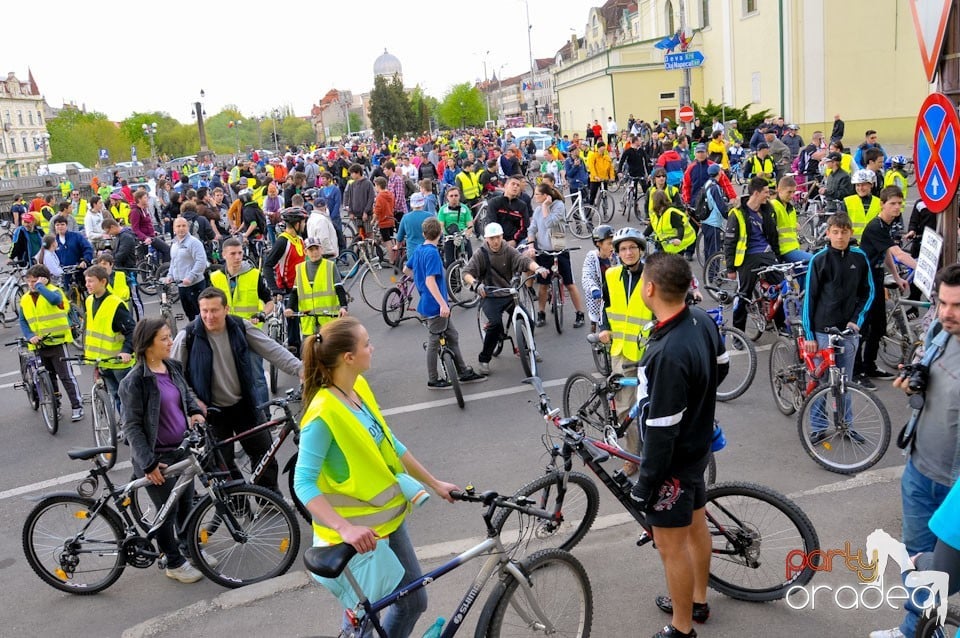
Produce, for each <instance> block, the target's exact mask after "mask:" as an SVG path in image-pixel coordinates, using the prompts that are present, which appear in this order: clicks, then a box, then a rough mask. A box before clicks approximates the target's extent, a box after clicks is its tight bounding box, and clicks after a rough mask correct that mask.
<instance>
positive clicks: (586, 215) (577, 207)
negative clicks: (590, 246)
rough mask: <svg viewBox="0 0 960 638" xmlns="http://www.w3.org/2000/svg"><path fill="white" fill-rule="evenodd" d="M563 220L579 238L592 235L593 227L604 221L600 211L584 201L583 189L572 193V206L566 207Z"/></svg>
mask: <svg viewBox="0 0 960 638" xmlns="http://www.w3.org/2000/svg"><path fill="white" fill-rule="evenodd" d="M563 222H564V224H566V226H567V228H568V229H570V232H571V233H573V236H574V237H576V238H577V239H587V238H589V237H592V236H593V229H594V228H596V227H597V226H599V225H600V224H602V223H603V221H602V220H601V218H600V211H599V210H597V208H596V207H595V206H592V205H590V204H587V203H585V202H584V196H583V191H582V190H577V191H573V192H571V193H570V206H568V207H567V208H566V214H565V215H564V218H563Z"/></svg>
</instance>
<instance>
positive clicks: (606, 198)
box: [581, 181, 617, 239]
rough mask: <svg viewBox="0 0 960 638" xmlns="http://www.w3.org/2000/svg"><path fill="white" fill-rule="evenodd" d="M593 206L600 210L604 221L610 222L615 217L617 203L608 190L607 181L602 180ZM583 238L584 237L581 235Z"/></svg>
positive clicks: (605, 222)
mask: <svg viewBox="0 0 960 638" xmlns="http://www.w3.org/2000/svg"><path fill="white" fill-rule="evenodd" d="M593 207H594V208H596V209H597V211H599V213H600V219H601V220H602V223H604V224H609V223H610V220H612V219H613V213H614V212H616V209H617V204H616V202H614V201H613V195H612V194H611V193H610V191H608V190H607V182H605V181H603V182H600V188H599V189H598V190H597V196H596V197H595V198H594V200H593ZM581 239H584V238H583V237H581Z"/></svg>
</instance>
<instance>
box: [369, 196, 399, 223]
mask: <svg viewBox="0 0 960 638" xmlns="http://www.w3.org/2000/svg"><path fill="white" fill-rule="evenodd" d="M393 203H394V197H393V193H391V192H390V191H388V190H387V191H380V192H379V193H377V198H376V199H375V200H374V201H373V218H374V219H375V220H376V222H377V228H393V227H394V226H396V225H397V220H396V218H395V217H394V216H393Z"/></svg>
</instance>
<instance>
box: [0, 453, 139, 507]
mask: <svg viewBox="0 0 960 638" xmlns="http://www.w3.org/2000/svg"><path fill="white" fill-rule="evenodd" d="M131 467H133V466H132V465H131V464H130V461H123V462H121V463H117V464H116V465H114V466H113V469H114V470H127V469H130V468H131ZM89 474H90V473H89V472H76V473H74V474H67V475H66V476H60V477H57V478H52V479H47V480H46V481H40V482H39V483H31V484H30V485H22V486H20V487H14V488H13V489H9V490H5V491H3V492H0V501H2V500H4V499H8V498H13V497H15V496H22V495H23V494H29V493H30V492H36V491H38V490H43V489H47V488H48V487H56V486H58V485H63V484H64V483H72V482H73V481H79V480H81V479H84V478H86V477H87V476H88V475H89Z"/></svg>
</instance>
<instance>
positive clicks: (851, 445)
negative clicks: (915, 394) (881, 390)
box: [797, 383, 890, 474]
mask: <svg viewBox="0 0 960 638" xmlns="http://www.w3.org/2000/svg"><path fill="white" fill-rule="evenodd" d="M834 392H835V388H834V387H833V386H829V385H828V386H823V387H821V388H819V389H817V391H816V392H814V393H813V394H811V395H810V396H809V397H807V400H806V401H805V402H804V404H803V407H802V408H801V409H800V415H799V416H798V417H797V433H798V434H799V435H800V442H801V443H803V449H804V450H806V452H807V454H809V455H810V458H812V459H813V460H814V461H816V462H817V464H818V465H820V466H821V467H823V468H825V469H827V470H830V471H831V472H836V473H837V474H854V473H856V472H862V471H864V470H866V469H868V468H870V467H873V465H874V464H876V462H877V461H879V460H880V459H882V458H883V455H884V454H885V453H886V451H887V446H889V445H890V417H889V416H888V415H887V409H886V408H885V407H883V404H882V403H880V401H879V400H877V398H876V397H875V396H873V394H872V393H870V392H867V391H866V390H864V389H863V388H861V387H860V386H857V385H854V384H852V383H847V384H846V396H845V397H840V399H839V400H838V399H837V398H836V397H835V396H834ZM838 404H839V405H838ZM815 426H816V427H815ZM815 429H816V430H818V431H819V430H823V431H824V432H826V436H823V437H822V438H819V439H818V440H817V441H816V442H814V441H813V440H812V439H811V436H813V434H814V430H815Z"/></svg>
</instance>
